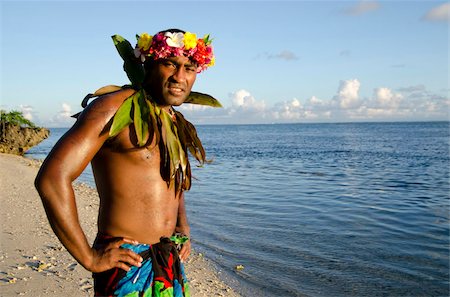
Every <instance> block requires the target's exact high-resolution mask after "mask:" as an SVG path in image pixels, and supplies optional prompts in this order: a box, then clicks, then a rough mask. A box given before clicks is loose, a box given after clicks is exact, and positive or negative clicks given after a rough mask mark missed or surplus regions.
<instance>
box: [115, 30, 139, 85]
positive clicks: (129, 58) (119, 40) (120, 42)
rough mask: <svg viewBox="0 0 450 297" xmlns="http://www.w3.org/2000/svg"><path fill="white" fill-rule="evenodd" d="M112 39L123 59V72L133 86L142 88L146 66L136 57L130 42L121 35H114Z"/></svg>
mask: <svg viewBox="0 0 450 297" xmlns="http://www.w3.org/2000/svg"><path fill="white" fill-rule="evenodd" d="M111 38H112V39H113V41H114V45H115V46H116V49H117V51H118V52H119V55H120V56H121V57H122V59H123V70H125V72H126V74H127V76H128V78H129V79H130V82H131V84H132V85H133V86H135V87H138V88H140V87H141V86H142V82H143V81H144V76H145V71H144V66H143V65H142V63H141V60H140V59H138V58H136V56H135V55H134V49H133V47H132V46H131V44H130V42H128V40H126V39H125V38H123V37H122V36H120V35H113V36H111Z"/></svg>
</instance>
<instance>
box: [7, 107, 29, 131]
mask: <svg viewBox="0 0 450 297" xmlns="http://www.w3.org/2000/svg"><path fill="white" fill-rule="evenodd" d="M0 121H1V123H2V125H3V126H4V125H5V124H11V125H16V126H28V127H31V128H35V127H36V126H35V125H34V124H33V123H32V122H31V121H30V120H28V119H26V118H25V117H24V116H23V113H22V112H21V111H17V110H12V111H10V112H6V111H5V110H0Z"/></svg>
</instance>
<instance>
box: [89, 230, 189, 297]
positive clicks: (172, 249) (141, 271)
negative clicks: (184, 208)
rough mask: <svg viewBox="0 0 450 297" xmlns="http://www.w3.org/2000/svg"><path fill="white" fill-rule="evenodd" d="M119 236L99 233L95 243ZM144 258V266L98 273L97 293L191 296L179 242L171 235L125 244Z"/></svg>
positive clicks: (162, 296) (101, 242) (98, 243)
mask: <svg viewBox="0 0 450 297" xmlns="http://www.w3.org/2000/svg"><path fill="white" fill-rule="evenodd" d="M116 239H117V238H114V237H111V236H107V235H103V234H99V235H97V238H96V239H95V242H94V247H100V246H102V245H105V244H107V243H109V242H111V241H114V240H116ZM121 247H122V248H126V249H130V250H132V251H133V252H135V253H137V254H139V255H140V256H141V257H142V258H143V259H144V260H143V261H142V266H141V267H136V266H131V269H130V270H129V271H128V272H126V271H125V270H123V269H120V268H113V269H110V270H108V271H105V272H101V273H94V274H93V278H94V291H95V296H97V297H98V296H126V297H138V296H144V297H169V296H170V297H189V296H190V294H189V286H188V283H187V279H186V275H185V273H184V266H183V263H181V262H180V258H179V256H178V251H177V248H176V246H175V244H174V243H173V242H172V241H171V240H170V239H169V238H167V237H161V241H160V242H158V243H156V244H152V245H148V244H137V245H132V244H123V245H122V246H121Z"/></svg>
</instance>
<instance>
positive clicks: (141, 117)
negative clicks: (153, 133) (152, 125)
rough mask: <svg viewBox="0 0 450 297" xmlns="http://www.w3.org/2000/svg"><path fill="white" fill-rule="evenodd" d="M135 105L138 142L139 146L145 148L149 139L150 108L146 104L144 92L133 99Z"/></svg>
mask: <svg viewBox="0 0 450 297" xmlns="http://www.w3.org/2000/svg"><path fill="white" fill-rule="evenodd" d="M133 105H134V117H133V119H134V120H133V121H134V129H135V132H136V137H137V140H138V145H139V146H144V145H145V144H146V143H147V141H148V138H149V129H148V119H149V118H148V117H149V108H148V105H147V103H146V102H145V95H144V94H143V90H140V91H139V92H137V93H136V96H134V97H133Z"/></svg>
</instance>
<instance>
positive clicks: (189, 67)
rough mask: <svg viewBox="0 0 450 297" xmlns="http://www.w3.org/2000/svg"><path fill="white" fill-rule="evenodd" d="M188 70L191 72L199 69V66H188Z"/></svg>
mask: <svg viewBox="0 0 450 297" xmlns="http://www.w3.org/2000/svg"><path fill="white" fill-rule="evenodd" d="M186 71H189V72H192V71H197V68H195V67H194V66H188V67H186Z"/></svg>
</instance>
